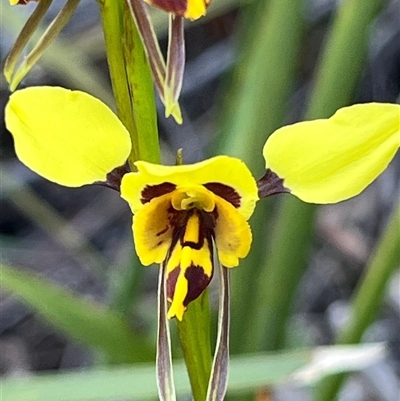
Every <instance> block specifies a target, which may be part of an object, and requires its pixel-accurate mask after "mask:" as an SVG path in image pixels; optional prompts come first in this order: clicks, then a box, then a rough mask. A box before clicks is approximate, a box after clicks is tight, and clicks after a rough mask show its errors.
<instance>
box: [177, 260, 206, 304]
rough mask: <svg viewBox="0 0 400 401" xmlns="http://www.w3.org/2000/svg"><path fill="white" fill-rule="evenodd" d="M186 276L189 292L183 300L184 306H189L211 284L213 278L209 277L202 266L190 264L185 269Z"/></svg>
mask: <svg viewBox="0 0 400 401" xmlns="http://www.w3.org/2000/svg"><path fill="white" fill-rule="evenodd" d="M185 277H186V279H187V281H188V292H187V294H186V297H185V299H184V301H183V305H184V306H188V305H189V303H190V302H192V301H194V300H195V299H196V298H197V297H198V296H199V295H200V294H201V293H202V292H203V291H204V290H205V289H206V287H207V286H208V284H210V281H211V279H212V273H211V277H208V276H207V275H206V274H205V273H204V270H203V268H202V267H201V266H195V265H193V264H192V265H190V267H188V268H187V269H186V270H185Z"/></svg>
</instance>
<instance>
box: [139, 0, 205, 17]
mask: <svg viewBox="0 0 400 401" xmlns="http://www.w3.org/2000/svg"><path fill="white" fill-rule="evenodd" d="M145 1H146V3H149V4H151V5H152V6H155V7H158V8H161V9H162V10H164V11H166V12H168V13H172V14H175V15H179V16H180V17H185V18H187V19H190V20H196V19H198V18H200V17H202V16H203V15H205V14H206V12H207V7H208V5H209V4H210V3H211V0H145Z"/></svg>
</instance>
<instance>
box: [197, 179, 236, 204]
mask: <svg viewBox="0 0 400 401" xmlns="http://www.w3.org/2000/svg"><path fill="white" fill-rule="evenodd" d="M204 186H205V187H206V188H207V189H208V190H209V191H211V192H214V194H215V195H217V196H219V197H220V198H222V199H225V200H226V201H227V202H229V203H231V204H232V205H233V206H234V207H236V208H238V207H240V200H241V197H240V195H239V194H238V193H237V192H236V191H235V190H234V189H233V188H232V187H230V186H229V185H225V184H221V183H219V182H208V183H207V184H204Z"/></svg>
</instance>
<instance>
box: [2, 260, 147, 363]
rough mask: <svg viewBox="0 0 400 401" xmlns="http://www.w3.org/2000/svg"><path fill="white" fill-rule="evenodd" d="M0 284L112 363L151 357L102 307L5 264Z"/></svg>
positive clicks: (137, 339) (140, 339) (127, 329)
mask: <svg viewBox="0 0 400 401" xmlns="http://www.w3.org/2000/svg"><path fill="white" fill-rule="evenodd" d="M1 284H2V286H3V288H4V289H7V290H10V291H12V292H13V293H14V294H15V295H16V296H17V297H18V298H19V299H21V300H22V301H23V302H24V303H25V304H27V305H28V306H29V307H31V308H34V309H35V310H36V311H37V312H38V313H39V314H40V315H41V316H43V317H44V318H46V320H47V321H48V322H49V323H51V324H52V325H53V326H55V327H56V328H58V329H59V330H62V331H63V332H64V333H66V334H68V335H69V336H71V337H72V338H74V339H75V340H77V341H79V342H82V343H85V344H87V345H89V346H91V347H94V348H96V349H99V350H101V351H103V352H104V353H105V354H106V355H107V358H108V360H109V361H110V362H112V363H132V362H138V361H147V360H149V359H151V357H152V354H153V351H152V349H151V347H150V345H149V344H148V343H147V342H146V341H145V340H144V339H143V338H141V337H139V336H135V333H134V332H132V331H131V330H130V329H129V327H128V326H127V324H126V323H125V322H124V321H123V320H121V319H120V318H119V316H117V315H116V314H114V313H112V312H111V311H109V310H107V309H105V308H104V307H103V306H102V305H98V304H95V303H94V302H89V301H87V300H85V299H83V298H81V297H79V296H78V295H77V294H72V293H71V292H69V291H67V290H65V289H64V288H62V287H60V286H58V285H56V284H53V283H51V282H49V281H48V280H46V279H44V278H39V277H38V276H37V275H34V274H32V273H27V272H21V271H17V270H16V269H14V268H10V267H8V266H5V265H1Z"/></svg>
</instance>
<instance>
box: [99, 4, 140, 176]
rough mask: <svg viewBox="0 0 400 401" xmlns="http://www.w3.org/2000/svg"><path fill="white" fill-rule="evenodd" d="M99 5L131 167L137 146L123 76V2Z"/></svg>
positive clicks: (125, 82) (128, 93)
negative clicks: (129, 146) (129, 143)
mask: <svg viewBox="0 0 400 401" xmlns="http://www.w3.org/2000/svg"><path fill="white" fill-rule="evenodd" d="M99 5H100V13H101V19H102V23H103V32H104V40H105V44H106V51H107V61H108V67H109V70H110V77H111V84H112V88H113V92H114V98H115V103H116V106H117V114H118V117H119V118H120V120H121V121H122V123H123V124H124V125H125V127H126V129H127V130H128V131H129V134H130V135H131V140H132V151H131V154H130V156H129V158H128V162H129V164H130V166H131V168H132V167H133V163H134V162H135V161H136V160H138V159H139V146H138V141H137V132H136V125H135V120H134V117H133V112H132V99H131V93H130V90H129V85H128V80H127V77H126V66H125V60H124V47H123V43H122V42H123V41H122V40H121V39H122V38H123V37H124V29H123V10H124V7H123V6H124V4H123V2H122V1H114V0H101V1H99Z"/></svg>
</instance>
